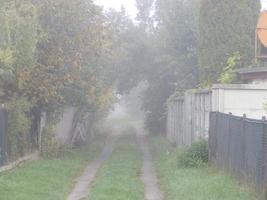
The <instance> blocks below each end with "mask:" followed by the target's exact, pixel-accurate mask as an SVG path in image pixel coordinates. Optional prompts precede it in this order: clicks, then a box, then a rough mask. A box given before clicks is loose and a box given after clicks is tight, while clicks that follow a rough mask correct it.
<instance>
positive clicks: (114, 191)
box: [88, 135, 144, 200]
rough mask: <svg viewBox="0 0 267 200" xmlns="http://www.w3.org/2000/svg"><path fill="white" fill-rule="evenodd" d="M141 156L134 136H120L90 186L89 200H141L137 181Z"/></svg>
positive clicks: (142, 187) (139, 183) (141, 190)
mask: <svg viewBox="0 0 267 200" xmlns="http://www.w3.org/2000/svg"><path fill="white" fill-rule="evenodd" d="M141 167H142V154H141V152H140V150H139V147H138V145H137V143H136V140H135V136H134V135H127V136H122V137H121V138H120V139H119V140H118V142H117V145H116V147H115V150H114V152H113V154H112V156H111V157H110V159H109V160H107V161H106V163H105V164H104V166H103V167H102V168H101V169H100V171H99V173H98V176H97V179H96V182H95V184H94V185H93V186H92V189H91V194H90V196H89V198H88V199H90V200H111V199H114V200H143V199H144V186H143V184H142V183H141V181H140V180H139V176H140V171H141Z"/></svg>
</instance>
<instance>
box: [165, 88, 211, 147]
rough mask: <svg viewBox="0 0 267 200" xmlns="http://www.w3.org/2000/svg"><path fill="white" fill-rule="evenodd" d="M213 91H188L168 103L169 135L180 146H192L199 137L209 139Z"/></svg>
mask: <svg viewBox="0 0 267 200" xmlns="http://www.w3.org/2000/svg"><path fill="white" fill-rule="evenodd" d="M211 97H212V96H211V91H210V90H202V91H198V92H195V91H187V92H186V93H185V96H184V97H183V98H179V99H176V100H174V101H171V102H169V104H168V112H167V113H168V115H167V136H168V139H169V141H170V142H172V143H174V144H176V145H178V146H190V145H191V144H192V142H194V141H196V140H199V139H207V138H208V133H209V113H210V111H211V107H212V102H211Z"/></svg>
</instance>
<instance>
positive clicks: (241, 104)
mask: <svg viewBox="0 0 267 200" xmlns="http://www.w3.org/2000/svg"><path fill="white" fill-rule="evenodd" d="M266 103H267V86H263V85H247V84H244V85H214V86H213V88H212V111H217V112H222V113H229V112H231V113H232V114H233V115H237V116H243V114H246V115H247V117H248V118H252V119H261V118H262V117H263V116H266V114H267V112H266V110H265V104H266Z"/></svg>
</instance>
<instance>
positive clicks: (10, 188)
mask: <svg viewBox="0 0 267 200" xmlns="http://www.w3.org/2000/svg"><path fill="white" fill-rule="evenodd" d="M103 144H104V139H103V138H101V137H99V138H95V140H94V142H92V143H91V144H90V145H88V146H85V147H82V148H80V149H78V150H73V151H70V152H68V153H66V154H65V156H63V157H62V158H57V159H40V160H37V161H32V162H28V163H26V164H24V165H23V166H22V167H20V168H17V169H14V170H12V171H10V172H6V173H2V174H0V200H2V199H3V200H66V198H67V195H68V193H69V192H70V191H71V190H72V188H73V187H74V184H75V178H76V177H77V176H79V175H80V174H81V173H82V172H83V170H84V168H85V167H86V166H87V165H88V164H89V162H91V161H93V160H94V159H95V158H96V157H97V155H98V154H99V153H100V152H101V150H102V147H103Z"/></svg>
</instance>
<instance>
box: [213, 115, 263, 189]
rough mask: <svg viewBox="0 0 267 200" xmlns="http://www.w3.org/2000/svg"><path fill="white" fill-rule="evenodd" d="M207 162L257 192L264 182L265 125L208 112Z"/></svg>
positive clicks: (261, 121)
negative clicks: (250, 186) (251, 186)
mask: <svg viewBox="0 0 267 200" xmlns="http://www.w3.org/2000/svg"><path fill="white" fill-rule="evenodd" d="M209 151H210V161H211V162H212V163H213V164H215V166H217V167H218V168H221V169H224V170H225V171H227V172H230V173H231V174H232V175H233V176H234V177H235V178H236V179H238V180H239V181H241V182H245V183H247V184H249V185H253V186H255V187H256V188H257V189H258V190H259V191H260V190H263V189H264V188H266V183H267V182H266V181H267V171H266V170H267V168H266V164H267V122H266V121H265V120H252V119H247V118H245V117H243V118H242V117H236V116H233V115H231V114H223V113H219V112H212V113H211V114H210V135H209Z"/></svg>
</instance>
